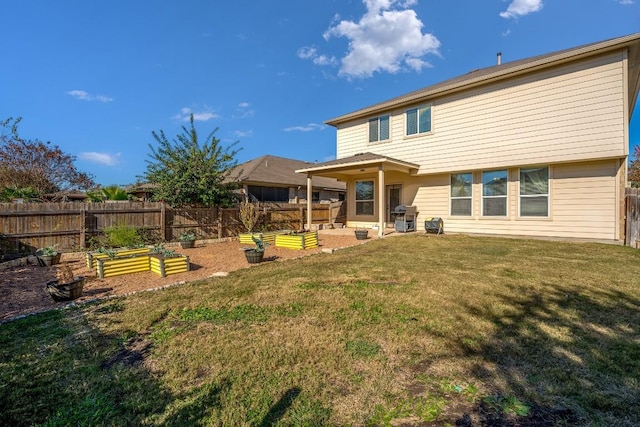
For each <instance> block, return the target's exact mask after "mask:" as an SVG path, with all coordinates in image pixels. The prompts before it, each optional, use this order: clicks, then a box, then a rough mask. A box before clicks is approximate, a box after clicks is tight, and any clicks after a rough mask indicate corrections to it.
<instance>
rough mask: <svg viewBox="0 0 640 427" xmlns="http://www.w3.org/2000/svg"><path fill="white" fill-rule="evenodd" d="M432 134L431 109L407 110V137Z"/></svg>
mask: <svg viewBox="0 0 640 427" xmlns="http://www.w3.org/2000/svg"><path fill="white" fill-rule="evenodd" d="M425 132H431V107H420V108H414V109H411V110H407V135H415V134H418V133H425Z"/></svg>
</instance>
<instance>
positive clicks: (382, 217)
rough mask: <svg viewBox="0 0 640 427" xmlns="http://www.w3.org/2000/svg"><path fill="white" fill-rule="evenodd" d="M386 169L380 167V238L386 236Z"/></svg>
mask: <svg viewBox="0 0 640 427" xmlns="http://www.w3.org/2000/svg"><path fill="white" fill-rule="evenodd" d="M384 188H385V186H384V168H383V167H382V165H380V166H378V237H382V236H384V217H385V212H384V207H385V200H384Z"/></svg>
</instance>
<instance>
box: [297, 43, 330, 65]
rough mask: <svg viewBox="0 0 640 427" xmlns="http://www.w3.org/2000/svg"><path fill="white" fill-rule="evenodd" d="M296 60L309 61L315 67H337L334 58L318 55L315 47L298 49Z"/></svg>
mask: <svg viewBox="0 0 640 427" xmlns="http://www.w3.org/2000/svg"><path fill="white" fill-rule="evenodd" d="M298 58H300V59H310V60H311V61H313V63H314V64H316V65H332V66H334V65H337V64H338V60H337V59H336V57H335V56H327V55H320V54H319V53H318V50H317V49H316V48H315V47H309V46H305V47H301V48H300V49H298Z"/></svg>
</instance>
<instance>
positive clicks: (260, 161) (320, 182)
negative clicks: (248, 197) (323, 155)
mask: <svg viewBox="0 0 640 427" xmlns="http://www.w3.org/2000/svg"><path fill="white" fill-rule="evenodd" d="M313 165H314V163H309V162H304V161H302V160H294V159H287V158H284V157H277V156H271V155H265V156H262V157H258V158H255V159H253V160H249V161H248V162H246V163H242V164H240V165H238V166H236V167H235V168H234V169H233V170H232V171H231V174H230V175H231V177H232V178H235V179H237V180H238V181H240V182H242V183H245V184H250V183H251V184H273V185H281V186H291V187H297V186H303V187H306V185H307V177H306V176H304V175H301V174H299V173H296V170H298V169H304V168H308V167H311V166H313ZM313 187H314V188H323V189H326V190H337V191H344V190H345V189H346V184H345V183H344V182H339V181H337V180H335V179H333V178H324V177H314V178H313Z"/></svg>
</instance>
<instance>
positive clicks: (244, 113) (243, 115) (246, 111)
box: [233, 102, 256, 119]
mask: <svg viewBox="0 0 640 427" xmlns="http://www.w3.org/2000/svg"><path fill="white" fill-rule="evenodd" d="M249 107H251V104H249V103H248V102H241V103H240V104H238V108H236V113H235V114H234V115H233V118H234V119H247V118H249V117H253V116H255V115H256V112H255V110H253V109H251V108H249Z"/></svg>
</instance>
